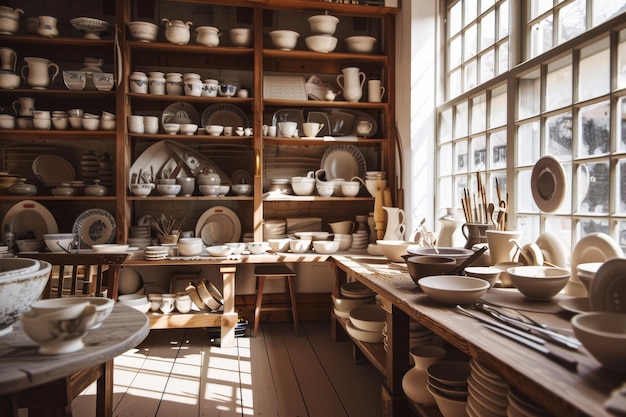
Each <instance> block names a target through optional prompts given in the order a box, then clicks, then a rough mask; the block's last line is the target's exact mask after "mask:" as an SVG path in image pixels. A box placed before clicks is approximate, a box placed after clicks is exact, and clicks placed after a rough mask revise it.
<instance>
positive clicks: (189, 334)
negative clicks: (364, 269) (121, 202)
mask: <svg viewBox="0 0 626 417" xmlns="http://www.w3.org/2000/svg"><path fill="white" fill-rule="evenodd" d="M382 380H383V379H382V376H381V374H380V373H379V372H378V371H377V370H376V369H375V368H374V367H373V366H372V365H371V364H369V363H362V364H359V365H356V364H355V363H354V361H353V353H352V343H351V342H349V341H346V342H334V341H333V340H332V339H331V337H330V323H329V322H303V323H301V324H300V329H299V336H297V337H296V336H295V333H294V328H293V323H263V324H261V325H260V327H259V332H258V335H257V337H256V338H253V337H241V338H237V339H236V346H235V347H233V348H220V347H215V346H212V344H211V340H210V338H209V337H207V333H206V332H205V331H204V330H203V329H170V330H152V331H151V332H150V335H149V336H148V337H147V338H146V340H145V341H144V342H143V343H142V344H141V345H140V346H138V347H137V348H136V349H132V350H130V351H128V352H126V353H125V354H124V355H122V356H120V357H118V358H117V359H116V360H115V396H114V413H113V415H114V416H116V417H130V416H132V417H139V416H150V417H152V416H154V417H157V416H158V417H174V416H181V417H183V416H184V417H191V416H220V417H224V416H274V417H305V416H310V417H321V416H326V417H343V416H348V417H370V416H371V417H374V416H380V414H381V384H382ZM94 393H95V388H94V387H93V386H92V387H90V388H89V389H87V390H86V391H85V392H84V393H83V394H82V395H81V396H80V397H79V398H78V399H77V400H76V401H75V403H74V407H73V409H74V416H75V417H88V416H89V417H91V416H92V415H93V409H94V408H93V407H94V405H95V397H94Z"/></svg>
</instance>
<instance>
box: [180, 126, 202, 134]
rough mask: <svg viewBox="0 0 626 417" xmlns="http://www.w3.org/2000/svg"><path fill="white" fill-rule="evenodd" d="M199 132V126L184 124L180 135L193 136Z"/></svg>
mask: <svg viewBox="0 0 626 417" xmlns="http://www.w3.org/2000/svg"><path fill="white" fill-rule="evenodd" d="M197 131H198V125H197V124H194V123H182V124H181V125H180V133H182V134H183V135H193V134H195V133H196V132H197Z"/></svg>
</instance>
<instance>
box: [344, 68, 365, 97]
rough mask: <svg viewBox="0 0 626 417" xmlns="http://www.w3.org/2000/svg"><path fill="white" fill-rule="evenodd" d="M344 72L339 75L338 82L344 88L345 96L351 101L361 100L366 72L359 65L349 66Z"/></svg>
mask: <svg viewBox="0 0 626 417" xmlns="http://www.w3.org/2000/svg"><path fill="white" fill-rule="evenodd" d="M342 72H343V74H339V75H338V76H337V84H339V87H341V89H342V90H343V97H344V98H345V99H346V101H349V102H356V101H359V100H360V99H361V96H362V95H363V83H365V74H364V73H363V72H361V70H360V69H359V68H357V67H347V68H344V69H343V70H342Z"/></svg>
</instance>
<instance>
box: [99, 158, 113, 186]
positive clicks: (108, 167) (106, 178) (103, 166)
mask: <svg viewBox="0 0 626 417" xmlns="http://www.w3.org/2000/svg"><path fill="white" fill-rule="evenodd" d="M113 176H114V172H113V162H112V161H111V156H110V155H108V154H105V155H103V156H102V157H101V159H100V161H98V179H99V180H100V183H101V184H102V185H104V186H105V187H112V186H113Z"/></svg>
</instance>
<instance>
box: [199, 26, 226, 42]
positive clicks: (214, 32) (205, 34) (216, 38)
mask: <svg viewBox="0 0 626 417" xmlns="http://www.w3.org/2000/svg"><path fill="white" fill-rule="evenodd" d="M219 32H220V31H219V29H218V28H216V27H213V26H199V27H197V28H196V42H197V43H199V44H200V45H205V46H218V45H219V44H220V36H221V35H222V34H221V33H219Z"/></svg>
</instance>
